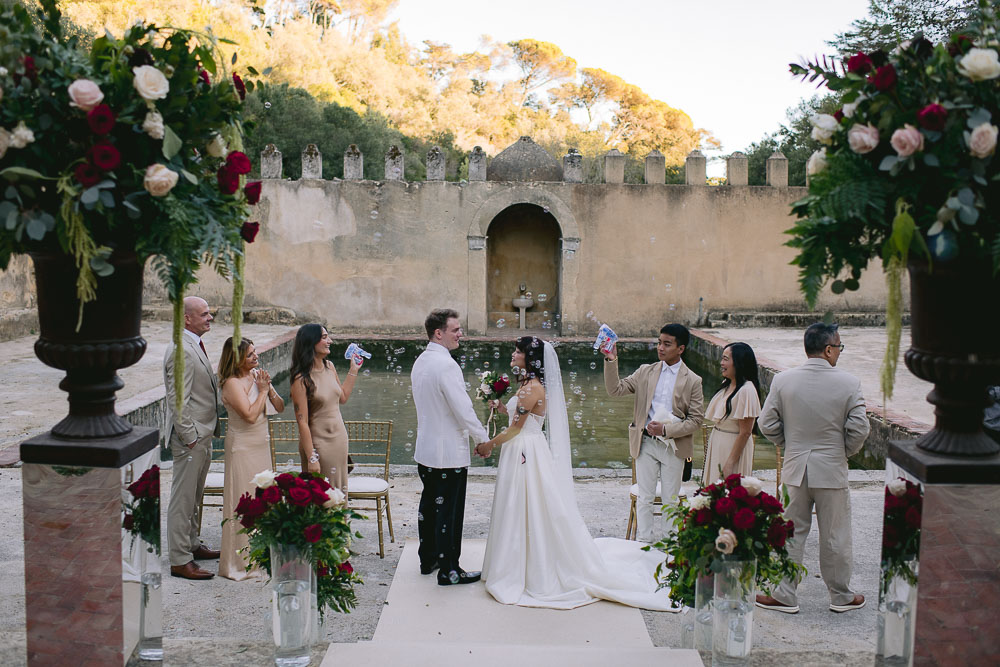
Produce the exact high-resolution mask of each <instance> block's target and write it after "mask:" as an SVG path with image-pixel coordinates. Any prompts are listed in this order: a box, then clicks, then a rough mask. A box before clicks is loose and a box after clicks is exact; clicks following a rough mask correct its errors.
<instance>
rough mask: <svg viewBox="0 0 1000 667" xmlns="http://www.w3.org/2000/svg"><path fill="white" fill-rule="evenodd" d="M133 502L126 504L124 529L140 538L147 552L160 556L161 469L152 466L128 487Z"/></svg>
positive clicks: (123, 519) (133, 536)
mask: <svg viewBox="0 0 1000 667" xmlns="http://www.w3.org/2000/svg"><path fill="white" fill-rule="evenodd" d="M128 492H129V493H130V494H131V495H132V500H130V501H129V502H127V503H125V514H124V517H123V518H122V528H124V529H125V530H127V531H129V532H130V533H131V534H132V541H133V543H134V542H135V538H136V537H139V538H141V539H142V541H143V542H145V543H146V545H147V547H146V548H147V550H149V551H150V552H155V553H156V555H157V556H159V555H160V467H159V466H151V467H149V468H147V469H146V470H145V472H143V473H142V475H140V476H139V479H137V480H136V481H134V482H132V483H131V484H130V485H129V486H128Z"/></svg>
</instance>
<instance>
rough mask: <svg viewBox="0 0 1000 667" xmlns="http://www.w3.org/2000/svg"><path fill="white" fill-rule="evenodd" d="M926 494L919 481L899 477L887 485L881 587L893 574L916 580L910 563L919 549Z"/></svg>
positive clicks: (884, 586) (884, 588)
mask: <svg viewBox="0 0 1000 667" xmlns="http://www.w3.org/2000/svg"><path fill="white" fill-rule="evenodd" d="M923 503H924V494H923V490H922V489H921V488H920V485H919V484H914V483H913V482H911V481H909V480H906V479H903V478H902V477H899V478H897V479H894V480H892V481H891V482H889V483H888V484H886V486H885V512H884V519H883V523H882V591H883V592H885V590H886V587H887V586H888V585H889V582H890V581H891V580H892V579H893V577H902V578H903V579H905V580H906V581H907V582H908V583H910V584H911V585H912V584H916V583H917V573H916V572H914V570H913V568H912V567H911V563H912V561H913V560H914V559H916V558H917V554H919V553H920V519H921V516H922V512H923Z"/></svg>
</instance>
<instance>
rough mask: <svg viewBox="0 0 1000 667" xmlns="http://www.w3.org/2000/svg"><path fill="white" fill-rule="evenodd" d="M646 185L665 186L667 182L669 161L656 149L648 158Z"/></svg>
mask: <svg viewBox="0 0 1000 667" xmlns="http://www.w3.org/2000/svg"><path fill="white" fill-rule="evenodd" d="M645 180H646V183H648V184H650V185H663V184H664V183H666V182H667V159H666V158H665V157H663V153H661V152H660V151H658V150H656V149H655V148H654V149H653V150H652V151H651V152H650V154H649V155H647V156H646V175H645Z"/></svg>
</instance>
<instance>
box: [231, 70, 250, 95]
mask: <svg viewBox="0 0 1000 667" xmlns="http://www.w3.org/2000/svg"><path fill="white" fill-rule="evenodd" d="M233 86H235V87H236V94H237V95H239V96H240V99H241V100H245V99H246V98H247V87H246V85H244V83H243V79H241V78H240V75H239V74H236V73H235V72H233Z"/></svg>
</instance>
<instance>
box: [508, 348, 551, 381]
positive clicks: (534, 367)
mask: <svg viewBox="0 0 1000 667" xmlns="http://www.w3.org/2000/svg"><path fill="white" fill-rule="evenodd" d="M514 347H516V348H517V349H518V350H519V351H521V352H523V353H524V372H523V373H520V374H518V376H517V380H518V382H520V383H521V384H524V383H525V382H527V381H528V380H530V379H531V378H538V381H539V382H541V383H542V384H545V345H544V344H543V343H542V340H541V339H540V338H536V337H535V336H521V337H520V338H518V339H517V340H516V341H514Z"/></svg>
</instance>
